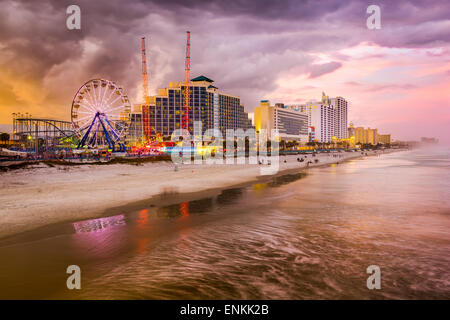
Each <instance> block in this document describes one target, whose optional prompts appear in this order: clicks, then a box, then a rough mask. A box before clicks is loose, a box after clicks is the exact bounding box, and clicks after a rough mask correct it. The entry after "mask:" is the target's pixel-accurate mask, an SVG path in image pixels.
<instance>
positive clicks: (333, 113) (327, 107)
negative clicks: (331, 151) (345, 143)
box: [298, 92, 348, 142]
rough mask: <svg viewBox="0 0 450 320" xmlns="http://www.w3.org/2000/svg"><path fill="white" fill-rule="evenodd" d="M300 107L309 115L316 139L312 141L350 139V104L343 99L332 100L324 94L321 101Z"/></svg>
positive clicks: (311, 128) (309, 122) (311, 129)
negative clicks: (348, 122)
mask: <svg viewBox="0 0 450 320" xmlns="http://www.w3.org/2000/svg"><path fill="white" fill-rule="evenodd" d="M298 107H299V108H300V110H301V111H303V112H305V113H306V114H307V115H308V126H309V127H310V131H311V132H313V135H311V137H314V139H313V140H311V141H318V142H331V141H332V140H333V139H347V138H348V129H347V121H348V120H347V114H348V102H347V101H346V100H345V99H344V98H343V97H336V98H330V97H328V96H327V95H326V94H325V93H324V92H322V100H321V101H310V102H307V103H306V104H303V105H300V106H298Z"/></svg>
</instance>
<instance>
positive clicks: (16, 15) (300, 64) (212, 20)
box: [0, 0, 450, 115]
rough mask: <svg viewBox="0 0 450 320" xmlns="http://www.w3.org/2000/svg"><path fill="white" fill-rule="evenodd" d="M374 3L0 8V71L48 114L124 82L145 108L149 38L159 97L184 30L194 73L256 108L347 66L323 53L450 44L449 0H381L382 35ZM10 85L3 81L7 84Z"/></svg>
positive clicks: (53, 2)
mask: <svg viewBox="0 0 450 320" xmlns="http://www.w3.org/2000/svg"><path fill="white" fill-rule="evenodd" d="M70 4H77V5H79V6H80V7H81V13H82V21H81V27H82V29H81V30H80V31H78V30H74V31H69V30H67V28H66V27H65V20H66V18H67V15H66V13H65V11H66V8H67V6H68V5H70ZM369 4H371V3H368V2H367V1H341V0H330V1H268V0H266V1H248V0H245V1H244V0H228V1H191V0H179V1H166V0H164V1H144V0H140V1H138V0H136V1H125V0H111V1H86V0H83V1H72V0H70V1H65V0H63V1H60V0H42V1H19V0H16V1H0V6H1V8H2V9H1V11H0V42H1V45H0V64H1V67H2V68H3V70H4V71H5V72H6V73H7V74H8V75H9V76H14V77H16V78H17V79H16V80H17V81H19V80H20V79H25V78H26V80H27V81H31V82H32V83H37V84H38V85H40V86H42V87H43V88H45V89H46V90H42V92H44V91H45V92H46V93H45V96H43V97H41V99H43V101H47V102H54V104H53V106H52V107H49V108H50V110H43V111H42V112H44V111H47V112H53V111H55V112H58V110H59V109H61V110H66V109H67V105H68V104H70V102H71V99H72V95H73V93H74V92H75V91H76V90H77V89H78V87H79V86H80V85H81V84H82V83H83V82H84V81H86V80H88V79H90V78H94V77H105V78H108V79H111V80H114V81H117V82H118V83H120V84H122V85H123V87H124V88H125V90H126V91H127V93H128V94H129V96H130V98H131V100H132V101H134V102H139V95H138V92H139V88H140V37H141V36H146V37H147V47H148V59H149V68H150V71H149V72H150V84H151V88H152V90H153V93H154V92H155V91H154V90H155V89H156V88H157V87H162V86H166V85H167V83H168V81H170V80H178V81H179V80H182V79H183V71H184V50H185V48H184V45H185V31H186V30H190V31H192V54H191V55H192V61H191V69H192V75H193V76H196V75H198V74H205V75H207V76H210V77H211V78H213V79H214V80H216V85H217V86H218V87H220V88H221V89H222V90H224V91H226V92H229V93H230V94H235V95H239V96H241V98H242V100H243V103H244V104H245V105H246V106H247V108H248V109H249V110H251V108H252V107H253V106H254V105H255V104H256V103H257V101H258V100H259V99H260V98H261V97H262V96H263V95H265V94H268V93H270V92H271V91H273V90H275V89H276V88H277V81H278V80H279V79H280V78H283V77H284V76H286V75H289V74H292V73H293V72H295V73H296V74H298V75H300V74H304V75H305V76H309V77H311V78H315V77H320V76H322V75H324V74H326V73H329V72H333V71H334V70H336V69H337V68H339V67H340V66H341V62H339V61H333V62H330V63H326V64H319V63H320V62H318V61H316V57H315V54H317V53H325V54H330V55H331V56H332V59H333V60H336V59H337V60H341V61H345V60H346V57H345V56H344V55H342V54H339V53H338V52H337V51H338V50H340V49H342V48H347V47H350V46H354V45H357V44H358V43H361V42H372V43H376V44H378V45H381V46H389V47H396V46H397V47H416V46H420V47H427V46H431V45H434V44H436V43H439V42H441V43H444V42H449V41H450V39H449V33H448V30H449V26H448V23H449V17H448V12H450V4H449V2H448V1H436V2H433V5H429V4H427V2H425V1H423V2H422V1H402V2H396V1H380V2H379V4H380V6H381V8H382V29H381V30H380V31H376V32H374V31H370V30H368V29H367V28H366V25H365V23H366V18H367V14H366V8H367V6H368V5H369ZM3 81H4V82H3V83H2V81H1V80H0V84H2V85H5V81H6V80H3ZM4 88H8V85H5V86H4ZM11 90H12V91H11V92H15V93H14V94H15V95H16V100H17V104H19V103H21V102H23V101H26V100H25V99H24V98H23V97H20V96H19V93H17V92H19V91H20V90H13V89H11ZM11 92H9V93H8V94H9V95H11V94H13V93H11ZM42 94H44V93H42ZM5 96H6V95H5ZM10 100H14V99H10ZM8 101H9V100H8ZM49 105H50V104H49ZM52 108H53V109H52ZM58 108H59V109H58ZM64 112H66V111H64ZM59 115H65V114H63V111H61V112H60V113H59Z"/></svg>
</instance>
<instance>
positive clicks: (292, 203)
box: [0, 148, 450, 299]
mask: <svg viewBox="0 0 450 320" xmlns="http://www.w3.org/2000/svg"><path fill="white" fill-rule="evenodd" d="M449 154H450V149H449V148H440V149H438V148H436V149H418V150H412V151H403V152H397V153H391V154H387V155H381V156H379V157H366V158H362V159H358V160H352V161H348V162H345V163H341V164H339V165H331V166H328V167H320V168H311V169H309V170H308V171H306V172H303V173H298V174H290V175H285V176H280V177H276V178H274V179H272V180H271V181H269V182H267V183H256V184H251V185H249V186H247V187H241V188H231V189H227V190H223V191H222V192H220V193H218V194H217V195H215V196H211V197H198V198H197V199H196V200H193V201H188V202H179V203H175V204H172V205H170V206H157V205H156V206H150V207H148V208H142V209H140V210H138V211H131V210H130V211H129V212H123V213H122V214H119V215H114V216H110V217H104V218H100V219H91V220H84V221H74V222H70V223H63V224H58V225H54V226H49V227H45V228H41V229H38V230H35V231H31V232H27V233H26V234H22V235H17V236H14V237H10V238H7V239H4V240H2V241H0V260H1V266H0V297H1V298H43V299H54V298H56V299H59V298H64V299H438V298H440V299H449V298H450V268H449V266H450V170H449V169H450V158H449ZM175 200H176V198H175ZM68 265H78V266H80V268H81V270H82V275H81V286H82V288H81V290H68V289H67V288H66V279H67V277H68V276H69V275H68V274H66V268H67V266H68ZM370 265H377V266H379V267H380V270H381V289H379V290H369V289H368V288H367V286H366V280H367V278H368V277H369V274H367V273H366V269H367V267H368V266H370Z"/></svg>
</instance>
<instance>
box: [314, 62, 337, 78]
mask: <svg viewBox="0 0 450 320" xmlns="http://www.w3.org/2000/svg"><path fill="white" fill-rule="evenodd" d="M340 67H342V63H340V62H335V61H333V62H328V63H323V64H314V65H312V68H311V72H310V73H309V78H310V79H312V78H317V77H320V76H323V75H324V74H327V73H331V72H333V71H335V70H337V69H339V68H340Z"/></svg>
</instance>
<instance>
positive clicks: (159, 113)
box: [142, 76, 252, 136]
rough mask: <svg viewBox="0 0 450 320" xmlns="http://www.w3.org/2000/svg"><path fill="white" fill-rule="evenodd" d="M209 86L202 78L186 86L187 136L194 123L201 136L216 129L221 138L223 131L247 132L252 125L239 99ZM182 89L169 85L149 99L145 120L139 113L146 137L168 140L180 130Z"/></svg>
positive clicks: (179, 83)
mask: <svg viewBox="0 0 450 320" xmlns="http://www.w3.org/2000/svg"><path fill="white" fill-rule="evenodd" d="M213 83H214V81H213V80H211V79H209V78H207V77H205V76H199V77H196V78H194V79H192V80H191V82H190V91H191V94H190V107H191V111H190V120H191V121H190V122H191V128H190V132H193V125H194V121H201V122H202V130H203V132H204V131H205V130H207V129H219V130H220V131H221V132H222V135H225V130H226V129H245V130H246V129H248V128H251V127H252V121H251V120H250V119H249V117H248V113H247V112H245V110H244V106H243V105H241V101H240V98H239V97H237V96H233V95H230V94H226V93H224V92H221V91H219V89H218V88H217V87H216V86H214V84H213ZM184 89H185V86H184V83H183V82H170V83H169V86H168V87H167V88H163V89H159V90H158V94H157V95H156V96H152V97H150V103H149V105H148V117H146V111H145V110H144V112H143V113H144V115H143V117H142V121H143V128H144V130H143V131H148V135H150V136H154V135H156V134H158V133H159V134H161V135H162V136H170V135H171V134H172V132H173V131H174V130H175V129H181V128H182V115H183V92H184ZM146 128H148V130H146ZM144 135H145V132H144Z"/></svg>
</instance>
